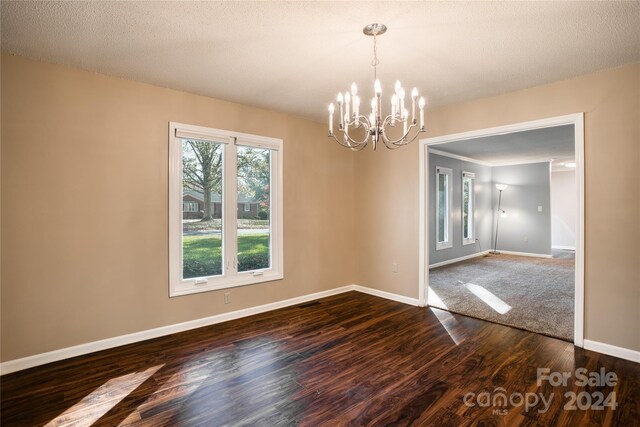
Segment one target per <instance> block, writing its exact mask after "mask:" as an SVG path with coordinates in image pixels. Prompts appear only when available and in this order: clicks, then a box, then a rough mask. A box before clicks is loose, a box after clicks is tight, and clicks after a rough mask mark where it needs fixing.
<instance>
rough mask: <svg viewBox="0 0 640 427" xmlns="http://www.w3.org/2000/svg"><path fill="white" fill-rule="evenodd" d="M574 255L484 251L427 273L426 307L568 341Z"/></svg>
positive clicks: (571, 326) (572, 301)
mask: <svg viewBox="0 0 640 427" xmlns="http://www.w3.org/2000/svg"><path fill="white" fill-rule="evenodd" d="M574 264H575V262H574V254H573V252H570V251H561V252H557V253H554V258H552V259H545V258H532V257H522V256H514V255H505V254H499V255H488V256H484V257H478V258H472V259H469V260H466V261H461V262H458V263H455V264H449V265H445V266H442V267H437V268H433V269H431V270H430V271H429V286H430V290H429V305H432V306H434V307H438V308H443V309H445V310H449V311H452V312H455V313H460V314H465V315H468V316H473V317H477V318H480V319H485V320H489V321H492V322H496V323H502V324H504V325H509V326H515V327H517V328H521V329H526V330H529V331H533V332H538V333H541V334H545V335H550V336H553V337H557V338H561V339H564V340H567V341H573V320H574V319H573V311H574V268H575V267H574Z"/></svg>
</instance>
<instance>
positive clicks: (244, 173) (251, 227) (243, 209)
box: [237, 147, 271, 271]
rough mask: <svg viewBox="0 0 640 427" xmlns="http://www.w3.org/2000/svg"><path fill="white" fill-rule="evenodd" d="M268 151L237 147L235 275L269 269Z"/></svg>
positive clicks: (269, 192)
mask: <svg viewBox="0 0 640 427" xmlns="http://www.w3.org/2000/svg"><path fill="white" fill-rule="evenodd" d="M270 185H271V151H270V150H268V149H263V148H251V147H238V208H237V212H238V271H250V270H262V269H266V268H269V267H270V266H271V252H270V251H271V222H270V221H271V191H270Z"/></svg>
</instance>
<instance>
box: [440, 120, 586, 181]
mask: <svg viewBox="0 0 640 427" xmlns="http://www.w3.org/2000/svg"><path fill="white" fill-rule="evenodd" d="M574 138H575V135H574V131H573V125H569V126H556V127H550V128H542V129H535V130H528V131H523V132H513V133H508V134H504V135H495V136H487V137H482V138H474V139H467V140H463V141H453V142H448V143H446V144H439V145H434V146H433V147H432V148H433V149H436V150H438V151H444V152H447V153H450V154H455V155H458V156H463V157H468V158H470V159H474V160H479V161H481V162H486V163H490V164H505V163H507V164H508V163H520V162H531V161H537V160H540V161H549V160H552V161H553V166H554V168H553V169H554V170H565V169H567V168H564V167H562V163H564V162H568V161H573V160H574V159H575V139H574Z"/></svg>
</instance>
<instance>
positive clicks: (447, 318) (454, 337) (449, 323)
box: [429, 308, 462, 345]
mask: <svg viewBox="0 0 640 427" xmlns="http://www.w3.org/2000/svg"><path fill="white" fill-rule="evenodd" d="M429 309H430V310H431V312H432V313H433V314H434V315H435V316H436V319H438V322H440V324H441V325H442V327H443V328H444V330H445V331H446V332H447V334H448V335H449V338H451V341H453V343H454V344H455V345H459V344H460V342H461V341H462V338H461V337H460V336H458V334H457V333H456V331H455V330H454V328H455V327H456V326H458V324H459V322H458V320H457V319H456V318H455V317H453V315H452V314H451V313H448V312H445V311H442V310H438V309H435V310H434V309H433V308H429Z"/></svg>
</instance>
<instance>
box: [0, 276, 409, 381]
mask: <svg viewBox="0 0 640 427" xmlns="http://www.w3.org/2000/svg"><path fill="white" fill-rule="evenodd" d="M349 291H358V292H362V293H365V294H369V295H375V296H378V297H381V298H386V299H390V300H393V301H398V302H402V303H405V304H411V305H416V306H417V305H418V302H419V301H418V299H417V298H410V297H406V296H403V295H397V294H393V293H390V292H385V291H380V290H377V289H371V288H367V287H364V286H359V285H348V286H342V287H339V288H334V289H329V290H326V291H322V292H316V293H313V294H308V295H302V296H299V297H295V298H290V299H286V300H283V301H276V302H272V303H269V304H264V305H259V306H256V307H249V308H245V309H242V310H236V311H231V312H228V313H221V314H216V315H214V316H209V317H203V318H201V319H195V320H190V321H188V322H183V323H177V324H174V325H167V326H161V327H159V328H154V329H148V330H145V331H140V332H134V333H131V334H127V335H120V336H117V337H112V338H107V339H103V340H99V341H93V342H89V343H85V344H79V345H75V346H73V347H67V348H62V349H59V350H54V351H49V352H46V353H40V354H36V355H33V356H28V357H23V358H21V359H15V360H9V361H7V362H3V363H0V375H5V374H10V373H12V372H16V371H21V370H23V369H29V368H33V367H35V366H40V365H44V364H47V363H51V362H57V361H59V360H64V359H70V358H72V357H76V356H82V355H84V354H89V353H93V352H96V351H101V350H106V349H109V348H113V347H119V346H121V345H126V344H133V343H136V342H140V341H144V340H148V339H152V338H158V337H161V336H164V335H170V334H175V333H178V332H184V331H188V330H190V329H196V328H201V327H203V326H209V325H214V324H216V323H222V322H227V321H229V320H235V319H240V318H242V317H247V316H252V315H254V314H260V313H265V312H267V311H272V310H277V309H279V308H284V307H289V306H292V305H296V304H302V303H305V302H308V301H313V300H316V299H320V298H325V297H328V296H332V295H337V294H341V293H344V292H349Z"/></svg>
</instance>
